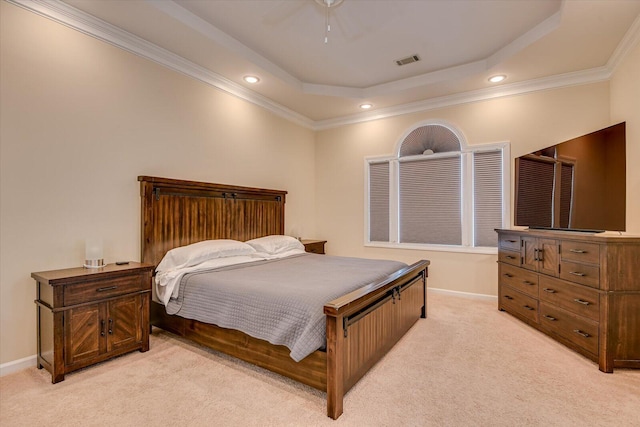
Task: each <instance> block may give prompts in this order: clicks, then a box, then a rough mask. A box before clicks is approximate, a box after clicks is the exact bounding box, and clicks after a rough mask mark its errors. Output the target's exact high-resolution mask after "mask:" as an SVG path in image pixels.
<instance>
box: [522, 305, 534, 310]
mask: <svg viewBox="0 0 640 427" xmlns="http://www.w3.org/2000/svg"><path fill="white" fill-rule="evenodd" d="M523 307H524V308H526V309H527V310H535V308H533V307H529V306H528V305H524V306H523Z"/></svg>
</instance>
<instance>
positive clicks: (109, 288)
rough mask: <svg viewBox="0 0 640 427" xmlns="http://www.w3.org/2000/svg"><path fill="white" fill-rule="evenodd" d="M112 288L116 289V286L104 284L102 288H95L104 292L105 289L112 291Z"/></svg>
mask: <svg viewBox="0 0 640 427" xmlns="http://www.w3.org/2000/svg"><path fill="white" fill-rule="evenodd" d="M114 289H118V287H117V286H106V287H104V288H98V289H96V292H105V291H112V290H114Z"/></svg>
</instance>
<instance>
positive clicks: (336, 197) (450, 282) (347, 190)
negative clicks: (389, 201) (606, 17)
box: [316, 55, 640, 295]
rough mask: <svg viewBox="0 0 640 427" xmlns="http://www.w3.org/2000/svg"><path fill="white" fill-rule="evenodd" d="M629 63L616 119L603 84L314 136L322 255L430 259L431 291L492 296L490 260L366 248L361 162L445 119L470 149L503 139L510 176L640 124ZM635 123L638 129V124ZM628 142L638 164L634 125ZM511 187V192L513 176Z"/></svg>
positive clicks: (633, 208) (632, 196)
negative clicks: (592, 137)
mask: <svg viewBox="0 0 640 427" xmlns="http://www.w3.org/2000/svg"><path fill="white" fill-rule="evenodd" d="M636 56H637V55H636ZM634 63H635V64H636V66H635V68H633V67H629V71H628V72H627V73H626V74H628V78H626V79H625V80H624V81H623V80H622V78H621V79H620V83H619V84H620V86H621V88H620V92H621V93H623V94H624V96H625V102H626V104H625V105H626V107H625V109H623V108H622V107H621V108H620V110H621V111H620V113H619V114H617V116H616V117H615V119H614V120H612V118H611V115H610V99H609V97H610V94H609V83H608V82H603V83H597V84H590V85H583V86H574V87H569V88H563V89H556V90H548V91H543V92H537V93H531V94H526V95H519V96H511V97H506V98H499V99H493V100H488V101H483V102H476V103H471V104H465V105H458V106H455V107H450V108H442V109H438V110H431V111H426V112H422V113H416V114H411V115H406V116H402V117H394V118H389V119H383V120H378V121H374V122H368V123H360V124H354V125H351V126H344V127H341V128H337V129H331V130H326V131H322V132H319V133H318V137H317V145H316V170H317V178H316V182H317V188H316V195H317V199H316V206H317V232H318V235H319V236H321V237H323V238H325V239H327V240H328V244H327V250H328V252H329V253H331V254H336V255H349V256H361V257H371V258H392V259H397V260H401V261H405V262H408V263H410V262H414V261H416V260H418V259H423V258H424V259H429V260H431V267H430V268H429V286H430V287H434V288H443V289H449V290H454V291H461V292H470V293H479V294H488V295H496V294H497V265H496V261H497V256H496V255H479V254H469V253H451V252H435V251H416V250H399V249H382V248H370V247H364V245H363V242H364V232H365V231H364V203H365V194H364V160H363V159H364V158H365V157H367V156H377V155H389V154H392V153H393V150H394V148H395V147H396V144H397V143H398V140H399V139H400V138H401V136H402V135H403V133H404V132H405V131H406V130H407V129H409V128H410V127H411V126H413V125H414V124H416V123H418V122H421V121H424V120H426V119H444V120H447V121H448V122H450V123H452V124H453V125H455V126H456V127H457V128H458V129H460V130H461V131H462V132H463V133H464V134H465V136H466V139H467V141H468V142H469V144H471V145H473V144H482V143H492V142H502V141H509V142H510V143H511V157H512V160H511V169H512V171H513V164H514V162H513V158H515V157H518V156H521V155H523V154H525V153H528V152H531V151H534V150H535V149H538V148H542V147H546V146H549V145H552V144H555V143H558V142H561V141H564V140H567V139H570V138H574V137H576V136H580V135H583V134H585V133H589V132H592V131H594V130H597V129H601V128H603V127H606V126H608V125H610V124H613V123H614V122H618V121H622V120H632V119H633V121H638V120H637V114H638V110H639V108H638V107H639V106H638V100H639V99H640V98H639V97H638V96H637V84H638V83H637V80H638V79H637V76H638V75H640V74H639V73H638V72H637V64H638V61H637V60H635V61H634ZM634 73H635V74H634ZM632 76H633V77H632ZM634 79H635V80H634ZM627 80H629V81H627ZM631 80H633V83H631V82H630V81H631ZM630 85H632V86H633V87H634V88H636V89H635V92H629V93H627V91H626V89H627V87H628V86H630ZM621 96H622V95H621ZM620 103H622V101H620ZM634 126H635V129H637V126H638V124H636V125H634ZM627 137H628V143H627V146H628V147H631V149H628V151H627V156H628V157H627V159H628V162H630V164H631V165H633V164H637V163H638V162H639V161H640V152H639V150H638V148H637V146H638V136H637V130H634V128H633V127H632V129H631V131H630V132H629V134H628V135H627ZM634 147H635V148H634ZM636 169H637V168H636ZM629 172H630V173H629ZM628 174H629V177H628V181H629V183H630V184H631V185H630V186H629V187H630V188H628V196H627V204H628V208H627V210H628V212H629V214H628V215H627V229H628V230H629V231H632V232H633V231H635V232H636V233H640V216H639V215H637V212H638V206H639V205H640V191H638V185H637V177H638V171H628ZM511 182H512V189H511V193H512V194H513V175H512V179H511ZM634 183H635V184H634ZM634 188H635V190H634ZM512 212H513V210H512ZM634 213H635V214H634ZM512 220H513V219H512V218H511V221H512Z"/></svg>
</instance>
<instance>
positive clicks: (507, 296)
mask: <svg viewBox="0 0 640 427" xmlns="http://www.w3.org/2000/svg"><path fill="white" fill-rule="evenodd" d="M504 297H505V299H513V297H511V296H509V295H505V296H504Z"/></svg>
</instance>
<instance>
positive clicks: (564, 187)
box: [560, 163, 573, 228]
mask: <svg viewBox="0 0 640 427" xmlns="http://www.w3.org/2000/svg"><path fill="white" fill-rule="evenodd" d="M571 206H573V165H572V164H566V163H563V164H562V168H561V172H560V227H563V228H569V227H571Z"/></svg>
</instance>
